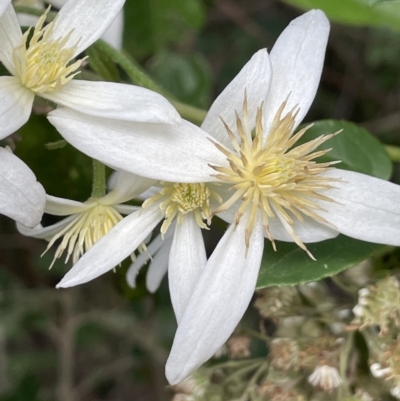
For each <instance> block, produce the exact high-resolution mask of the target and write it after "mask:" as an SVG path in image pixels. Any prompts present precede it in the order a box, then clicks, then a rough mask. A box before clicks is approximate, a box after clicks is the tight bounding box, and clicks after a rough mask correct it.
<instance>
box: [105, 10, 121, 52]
mask: <svg viewBox="0 0 400 401" xmlns="http://www.w3.org/2000/svg"><path fill="white" fill-rule="evenodd" d="M123 31H124V13H123V11H121V12H120V13H119V14H118V15H117V16H116V17H115V20H114V21H113V22H112V24H111V25H110V26H109V28H108V29H107V30H106V31H105V32H104V34H103V36H102V37H101V38H102V39H103V40H105V41H106V42H107V43H108V44H110V45H111V46H113V47H115V48H116V49H119V50H121V49H122V39H123V36H122V34H123Z"/></svg>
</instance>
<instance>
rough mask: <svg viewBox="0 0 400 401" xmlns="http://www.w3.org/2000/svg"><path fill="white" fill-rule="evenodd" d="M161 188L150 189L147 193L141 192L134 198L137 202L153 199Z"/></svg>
mask: <svg viewBox="0 0 400 401" xmlns="http://www.w3.org/2000/svg"><path fill="white" fill-rule="evenodd" d="M160 190H161V188H160V187H156V186H154V187H151V188H149V189H148V190H147V191H144V192H142V193H141V194H140V195H139V196H137V197H136V199H137V200H140V201H145V200H146V199H149V198H151V197H153V196H154V195H157V194H158V193H159V192H160Z"/></svg>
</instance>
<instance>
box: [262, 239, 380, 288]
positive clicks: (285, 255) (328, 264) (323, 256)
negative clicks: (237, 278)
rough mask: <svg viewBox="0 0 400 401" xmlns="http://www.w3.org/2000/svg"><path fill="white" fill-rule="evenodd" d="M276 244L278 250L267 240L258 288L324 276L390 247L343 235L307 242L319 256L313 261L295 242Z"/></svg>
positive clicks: (312, 279)
mask: <svg viewBox="0 0 400 401" xmlns="http://www.w3.org/2000/svg"><path fill="white" fill-rule="evenodd" d="M276 247H277V252H274V250H273V249H272V246H271V244H270V242H269V241H266V246H265V250H264V255H263V260H262V264H261V270H260V275H259V277H258V283H257V287H258V288H263V287H270V286H273V285H295V284H304V283H308V282H310V281H317V280H321V279H322V278H325V277H330V276H333V275H334V274H337V273H339V272H341V271H343V270H346V269H348V268H349V267H351V266H353V265H355V264H356V263H359V262H361V261H363V260H365V259H367V258H369V257H370V256H372V255H374V254H376V253H377V252H383V251H384V250H385V249H387V248H388V247H387V246H385V245H378V244H371V243H369V242H363V241H358V240H356V239H353V238H349V237H346V236H345V235H340V236H338V237H337V238H334V239H331V240H327V241H323V242H318V243H315V244H307V248H308V249H309V250H310V252H311V253H312V254H313V255H314V257H315V258H316V259H317V260H316V261H314V260H312V259H311V258H310V257H309V256H308V255H307V254H306V253H305V252H304V251H303V250H302V249H300V248H299V247H298V246H297V245H296V244H294V243H288V242H277V245H276Z"/></svg>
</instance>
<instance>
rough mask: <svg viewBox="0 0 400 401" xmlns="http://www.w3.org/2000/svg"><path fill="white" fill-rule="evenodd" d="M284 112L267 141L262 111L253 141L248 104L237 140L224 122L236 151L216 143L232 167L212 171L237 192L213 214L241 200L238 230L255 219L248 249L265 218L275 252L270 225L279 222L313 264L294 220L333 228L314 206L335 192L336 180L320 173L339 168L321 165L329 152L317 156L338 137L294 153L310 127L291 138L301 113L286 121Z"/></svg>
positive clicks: (321, 139)
mask: <svg viewBox="0 0 400 401" xmlns="http://www.w3.org/2000/svg"><path fill="white" fill-rule="evenodd" d="M285 106H286V102H284V103H283V104H282V106H281V107H280V108H279V110H278V112H277V114H276V116H275V118H274V121H273V124H272V127H271V130H270V132H269V133H268V136H267V138H266V139H265V138H264V131H263V126H262V107H263V105H261V107H259V108H258V110H257V117H256V126H255V133H254V138H253V137H252V132H251V130H250V128H249V118H248V111H247V100H246V99H245V101H244V104H243V117H242V118H240V117H239V116H238V115H236V131H237V135H235V133H234V132H233V131H232V129H231V128H230V127H228V125H227V124H226V123H225V122H223V123H224V125H225V128H226V131H227V133H228V135H229V137H230V140H231V142H232V149H231V150H227V149H226V148H224V147H222V146H220V145H218V144H217V143H215V145H216V146H217V147H218V149H219V150H220V151H221V152H223V153H224V154H225V155H226V157H227V160H228V163H229V167H221V166H211V167H212V168H213V169H214V170H216V171H218V174H216V177H217V178H219V179H220V180H221V181H223V182H225V183H229V184H230V185H231V188H232V189H233V190H234V191H235V192H234V194H233V195H232V196H231V197H230V198H229V199H228V200H227V201H226V202H225V203H223V204H222V205H221V206H220V207H219V208H218V209H217V210H216V211H215V212H214V213H219V212H221V211H223V210H226V209H228V208H230V207H231V206H232V205H233V204H234V203H235V202H236V201H238V200H241V201H242V203H241V205H240V207H239V209H238V211H237V213H236V217H235V224H238V223H239V221H240V219H241V217H242V216H243V214H244V213H245V211H247V210H248V211H249V213H250V217H249V221H248V224H247V227H246V236H245V241H246V246H247V248H248V247H249V241H250V237H251V234H252V232H253V229H254V226H255V222H256V219H257V218H258V217H257V216H259V212H261V216H262V222H263V226H264V229H265V232H266V235H267V237H268V238H269V239H270V241H271V242H272V244H273V246H274V249H275V243H274V239H273V237H272V235H271V233H270V229H269V222H270V219H273V218H276V217H277V218H278V219H279V220H280V222H281V223H282V225H283V227H284V228H285V230H286V231H287V232H288V234H289V235H290V236H291V238H292V239H293V241H294V242H295V243H296V244H297V245H299V246H300V247H301V248H302V249H303V250H305V251H306V252H307V253H308V254H309V255H310V256H311V257H312V258H313V256H312V255H311V253H310V252H309V251H308V250H307V248H306V246H305V245H304V244H303V243H302V242H301V241H300V239H299V238H298V236H297V235H296V233H295V231H294V229H293V226H294V219H298V220H299V221H300V222H302V221H304V217H303V216H308V217H311V218H312V219H314V220H316V221H318V222H321V223H324V224H328V222H327V221H326V220H325V219H324V218H322V217H321V216H319V215H318V213H317V212H318V210H323V209H322V208H321V207H320V206H319V205H318V204H317V203H316V202H315V200H324V201H329V202H331V201H332V200H331V199H330V198H329V197H327V196H325V195H322V194H321V193H320V191H324V190H327V189H330V188H333V187H332V185H331V184H332V181H333V180H332V179H331V178H328V177H324V176H321V173H323V172H325V171H327V170H329V169H330V168H329V167H330V166H331V165H332V164H334V163H337V162H328V163H316V162H315V161H314V159H315V158H317V157H319V156H322V155H324V154H325V153H327V152H329V150H330V149H326V150H320V151H314V150H315V149H316V148H317V147H318V146H320V145H321V144H323V143H324V142H325V141H327V140H328V139H330V138H332V136H334V135H336V134H337V133H334V134H330V135H325V136H324V135H322V136H320V137H319V138H316V139H314V140H312V141H310V142H307V143H305V144H302V145H299V146H297V147H293V146H294V145H295V144H296V142H297V141H298V140H299V139H300V138H301V137H302V136H303V135H304V133H305V132H306V131H307V129H308V128H310V127H311V126H308V127H306V128H303V129H302V130H300V131H299V132H298V133H297V134H295V135H292V132H293V128H294V124H295V118H296V114H297V112H296V111H295V110H292V111H291V112H289V113H287V114H286V115H285V116H283V117H282V113H283V110H284V109H285Z"/></svg>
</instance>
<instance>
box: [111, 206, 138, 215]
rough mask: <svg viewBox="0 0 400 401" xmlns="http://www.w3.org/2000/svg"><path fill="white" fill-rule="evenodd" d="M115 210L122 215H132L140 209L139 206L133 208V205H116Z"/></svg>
mask: <svg viewBox="0 0 400 401" xmlns="http://www.w3.org/2000/svg"><path fill="white" fill-rule="evenodd" d="M114 209H115V210H116V211H117V212H118V213H121V214H125V215H128V214H132V213H133V212H136V211H137V210H139V209H140V207H139V206H131V205H114Z"/></svg>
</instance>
